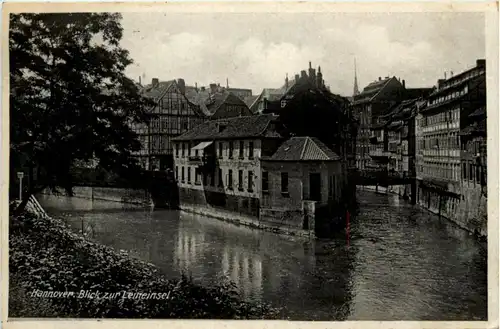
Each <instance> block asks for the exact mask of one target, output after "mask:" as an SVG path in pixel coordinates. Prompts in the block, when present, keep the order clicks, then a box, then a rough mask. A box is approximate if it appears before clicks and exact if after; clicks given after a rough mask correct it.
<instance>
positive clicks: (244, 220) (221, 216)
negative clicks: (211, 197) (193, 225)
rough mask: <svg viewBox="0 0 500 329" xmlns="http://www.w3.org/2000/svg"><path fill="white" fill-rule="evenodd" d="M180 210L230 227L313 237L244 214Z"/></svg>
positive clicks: (198, 208) (184, 207)
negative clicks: (224, 223) (225, 223)
mask: <svg viewBox="0 0 500 329" xmlns="http://www.w3.org/2000/svg"><path fill="white" fill-rule="evenodd" d="M180 210H181V211H183V212H185V213H190V214H195V215H201V216H206V217H210V218H213V219H214V220H220V221H224V222H227V223H231V224H232V225H242V226H247V227H250V228H253V229H258V230H262V231H268V232H273V233H277V234H282V235H290V236H296V237H302V238H310V237H312V236H314V234H313V232H310V231H307V230H303V229H299V228H295V227H292V226H289V225H284V224H281V225H280V224H277V223H274V222H271V221H264V220H261V219H259V218H257V217H250V216H247V215H244V214H239V213H235V212H231V211H227V210H224V209H211V208H209V207H202V206H190V205H181V206H180Z"/></svg>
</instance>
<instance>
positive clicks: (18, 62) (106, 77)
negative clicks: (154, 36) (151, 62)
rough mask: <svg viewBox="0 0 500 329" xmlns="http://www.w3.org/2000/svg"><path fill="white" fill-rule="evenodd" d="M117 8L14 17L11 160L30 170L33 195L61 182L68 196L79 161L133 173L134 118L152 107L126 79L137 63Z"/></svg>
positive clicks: (140, 118) (12, 175)
mask: <svg viewBox="0 0 500 329" xmlns="http://www.w3.org/2000/svg"><path fill="white" fill-rule="evenodd" d="M120 21H121V16H120V15H119V14H116V13H74V14H73V13H69V14H68V13H65V14H18V15H11V16H10V27H9V51H10V52H9V56H10V59H9V60H10V150H11V153H10V160H11V161H10V162H11V163H10V165H11V173H10V179H11V185H12V184H13V183H14V182H15V181H17V177H16V173H15V171H16V168H20V167H23V168H27V169H28V173H27V176H28V177H29V180H28V181H29V186H28V187H27V190H26V191H25V192H26V193H24V197H23V202H22V203H21V205H20V206H19V207H18V209H17V211H18V212H19V211H22V209H23V208H24V206H25V205H26V203H27V200H28V198H29V196H30V195H31V194H34V193H37V192H39V191H41V190H43V189H45V188H47V187H48V188H52V189H56V188H57V187H62V188H64V189H66V190H67V191H68V192H70V193H71V187H72V181H73V179H72V169H73V168H74V167H75V166H76V165H77V164H78V165H82V164H87V163H89V162H92V163H94V164H95V165H97V166H98V167H100V168H102V169H104V170H107V171H110V172H114V173H117V174H118V175H131V174H133V173H134V172H138V171H139V166H138V164H137V163H136V161H135V160H134V157H132V156H131V155H132V152H133V151H136V150H138V149H139V147H140V144H139V141H138V139H137V135H136V134H135V133H134V132H133V131H132V129H131V126H130V125H131V123H133V122H144V121H145V120H146V115H145V110H146V109H147V108H148V107H149V106H151V105H152V104H151V103H149V100H147V99H146V98H144V97H143V96H142V95H141V93H140V91H139V88H138V86H137V85H136V84H135V83H134V81H132V80H131V79H129V78H128V77H126V76H125V73H124V72H125V69H126V67H127V66H128V65H130V64H131V63H132V60H131V59H130V57H129V54H128V51H127V50H125V49H122V48H121V47H120V40H121V38H122V34H123V29H122V26H121V23H120Z"/></svg>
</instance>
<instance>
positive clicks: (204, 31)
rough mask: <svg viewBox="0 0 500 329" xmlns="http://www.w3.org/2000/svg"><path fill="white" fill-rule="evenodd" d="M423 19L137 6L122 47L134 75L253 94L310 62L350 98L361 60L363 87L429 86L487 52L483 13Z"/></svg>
mask: <svg viewBox="0 0 500 329" xmlns="http://www.w3.org/2000/svg"><path fill="white" fill-rule="evenodd" d="M405 15H406V16H405ZM416 16H418V15H417V14H411V15H410V14H398V15H396V14H394V15H392V16H391V15H379V16H377V15H368V14H363V15H359V14H357V15H347V14H344V15H337V16H335V15H332V14H329V15H326V14H325V15H320V14H318V15H315V16H307V14H300V15H299V14H296V15H295V16H290V15H288V16H287V15H285V14H283V15H282V16H280V15H270V16H269V17H267V16H266V14H259V15H258V16H255V15H246V16H245V15H243V14H241V15H232V14H217V15H216V14H213V15H212V14H204V15H187V14H185V15H182V14H170V16H168V17H166V16H164V15H155V14H154V13H149V14H147V15H146V14H137V13H136V14H133V15H132V14H131V15H124V22H123V26H124V40H123V43H122V45H123V47H124V48H126V49H128V50H129V51H130V55H131V57H132V58H133V59H134V61H135V64H134V65H131V66H130V67H129V68H128V70H127V73H128V74H129V76H131V77H133V78H135V79H137V77H138V76H140V75H143V74H145V75H146V79H147V80H150V79H151V78H153V77H158V78H160V79H161V80H169V79H175V78H184V79H185V80H186V83H188V84H190V85H194V84H195V83H198V85H207V84H209V83H211V82H219V83H224V84H225V81H226V79H229V82H230V85H231V86H233V87H240V88H251V89H253V90H254V92H256V93H257V92H260V90H262V88H268V87H271V88H272V87H276V88H278V87H280V86H281V85H282V84H283V83H284V79H285V74H287V73H288V75H289V78H290V79H293V76H294V75H295V74H296V73H300V71H301V70H305V69H307V68H308V63H309V61H311V62H312V64H313V66H314V67H315V68H316V67H317V66H318V65H321V69H322V72H323V77H324V79H325V81H326V83H327V84H329V85H330V86H331V89H332V91H333V92H336V93H340V94H343V95H350V94H351V93H352V89H353V80H354V63H353V62H354V58H355V57H356V60H357V64H358V65H357V66H358V80H359V84H360V87H364V86H366V85H367V84H368V83H370V82H371V81H373V80H376V79H377V78H378V77H379V76H380V77H382V76H384V77H385V76H393V75H395V76H398V77H401V79H405V80H406V84H407V85H408V86H410V87H412V86H413V87H424V86H429V87H430V86H432V85H433V84H434V83H435V82H436V80H437V79H438V78H440V77H441V76H443V74H444V71H454V72H460V71H462V70H465V69H467V66H470V65H473V64H474V63H475V59H477V58H482V57H484V17H483V16H473V15H472V14H467V15H464V14H462V15H458V16H457V15H455V16H453V15H451V16H450V17H447V18H446V19H445V20H443V15H441V14H439V13H437V14H435V15H433V14H425V15H420V16H418V17H416ZM221 22H224V24H219V23H221ZM464 22H466V23H467V24H465V23H464ZM464 24H465V25H467V31H466V32H463V26H462V25H464ZM457 31H459V32H457ZM460 31H462V32H460ZM146 82H148V81H146Z"/></svg>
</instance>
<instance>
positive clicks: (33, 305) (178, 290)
mask: <svg viewBox="0 0 500 329" xmlns="http://www.w3.org/2000/svg"><path fill="white" fill-rule="evenodd" d="M10 225H11V226H10V241H9V246H10V257H9V264H10V289H9V291H10V298H9V316H11V317H78V318H183V319H191V318H212V319H264V318H267V319H272V318H278V317H279V314H280V311H279V310H278V309H274V308H272V307H270V306H269V305H267V304H264V303H262V304H260V303H259V304H256V303H249V302H245V301H242V300H241V298H240V297H239V296H238V294H237V293H236V290H235V286H234V284H232V283H230V282H223V283H221V284H220V285H219V286H217V287H202V286H199V285H196V284H194V283H193V281H192V280H191V279H190V278H187V277H185V276H182V277H181V278H179V279H175V280H167V279H166V278H165V277H164V276H163V275H162V274H161V273H160V272H159V270H158V268H156V267H155V266H154V265H152V264H148V263H145V262H142V261H140V260H138V259H134V258H132V257H129V256H128V255H127V254H126V253H125V252H116V251H115V250H114V249H112V248H110V247H107V246H103V245H100V244H97V243H94V242H92V241H89V240H87V239H85V238H84V237H82V236H80V235H78V234H76V233H73V232H72V231H71V230H70V229H69V228H68V227H67V226H66V225H65V224H64V223H63V222H62V221H60V220H57V219H52V218H38V217H36V216H34V215H31V214H24V215H22V216H19V217H17V218H14V217H11V224H10ZM35 290H39V291H73V292H79V291H81V290H85V291H92V292H96V291H99V292H100V293H101V296H103V295H104V293H105V292H107V293H121V292H123V291H128V292H134V291H136V292H141V293H153V292H154V293H165V294H168V296H169V298H168V299H167V300H158V299H129V298H120V297H117V298H107V299H105V298H101V299H97V298H78V294H76V293H75V295H74V296H73V297H67V298H40V297H36V295H33V291H35Z"/></svg>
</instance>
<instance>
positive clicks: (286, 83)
mask: <svg viewBox="0 0 500 329" xmlns="http://www.w3.org/2000/svg"><path fill="white" fill-rule="evenodd" d="M285 89H286V90H288V73H287V74H286V78H285Z"/></svg>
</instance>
